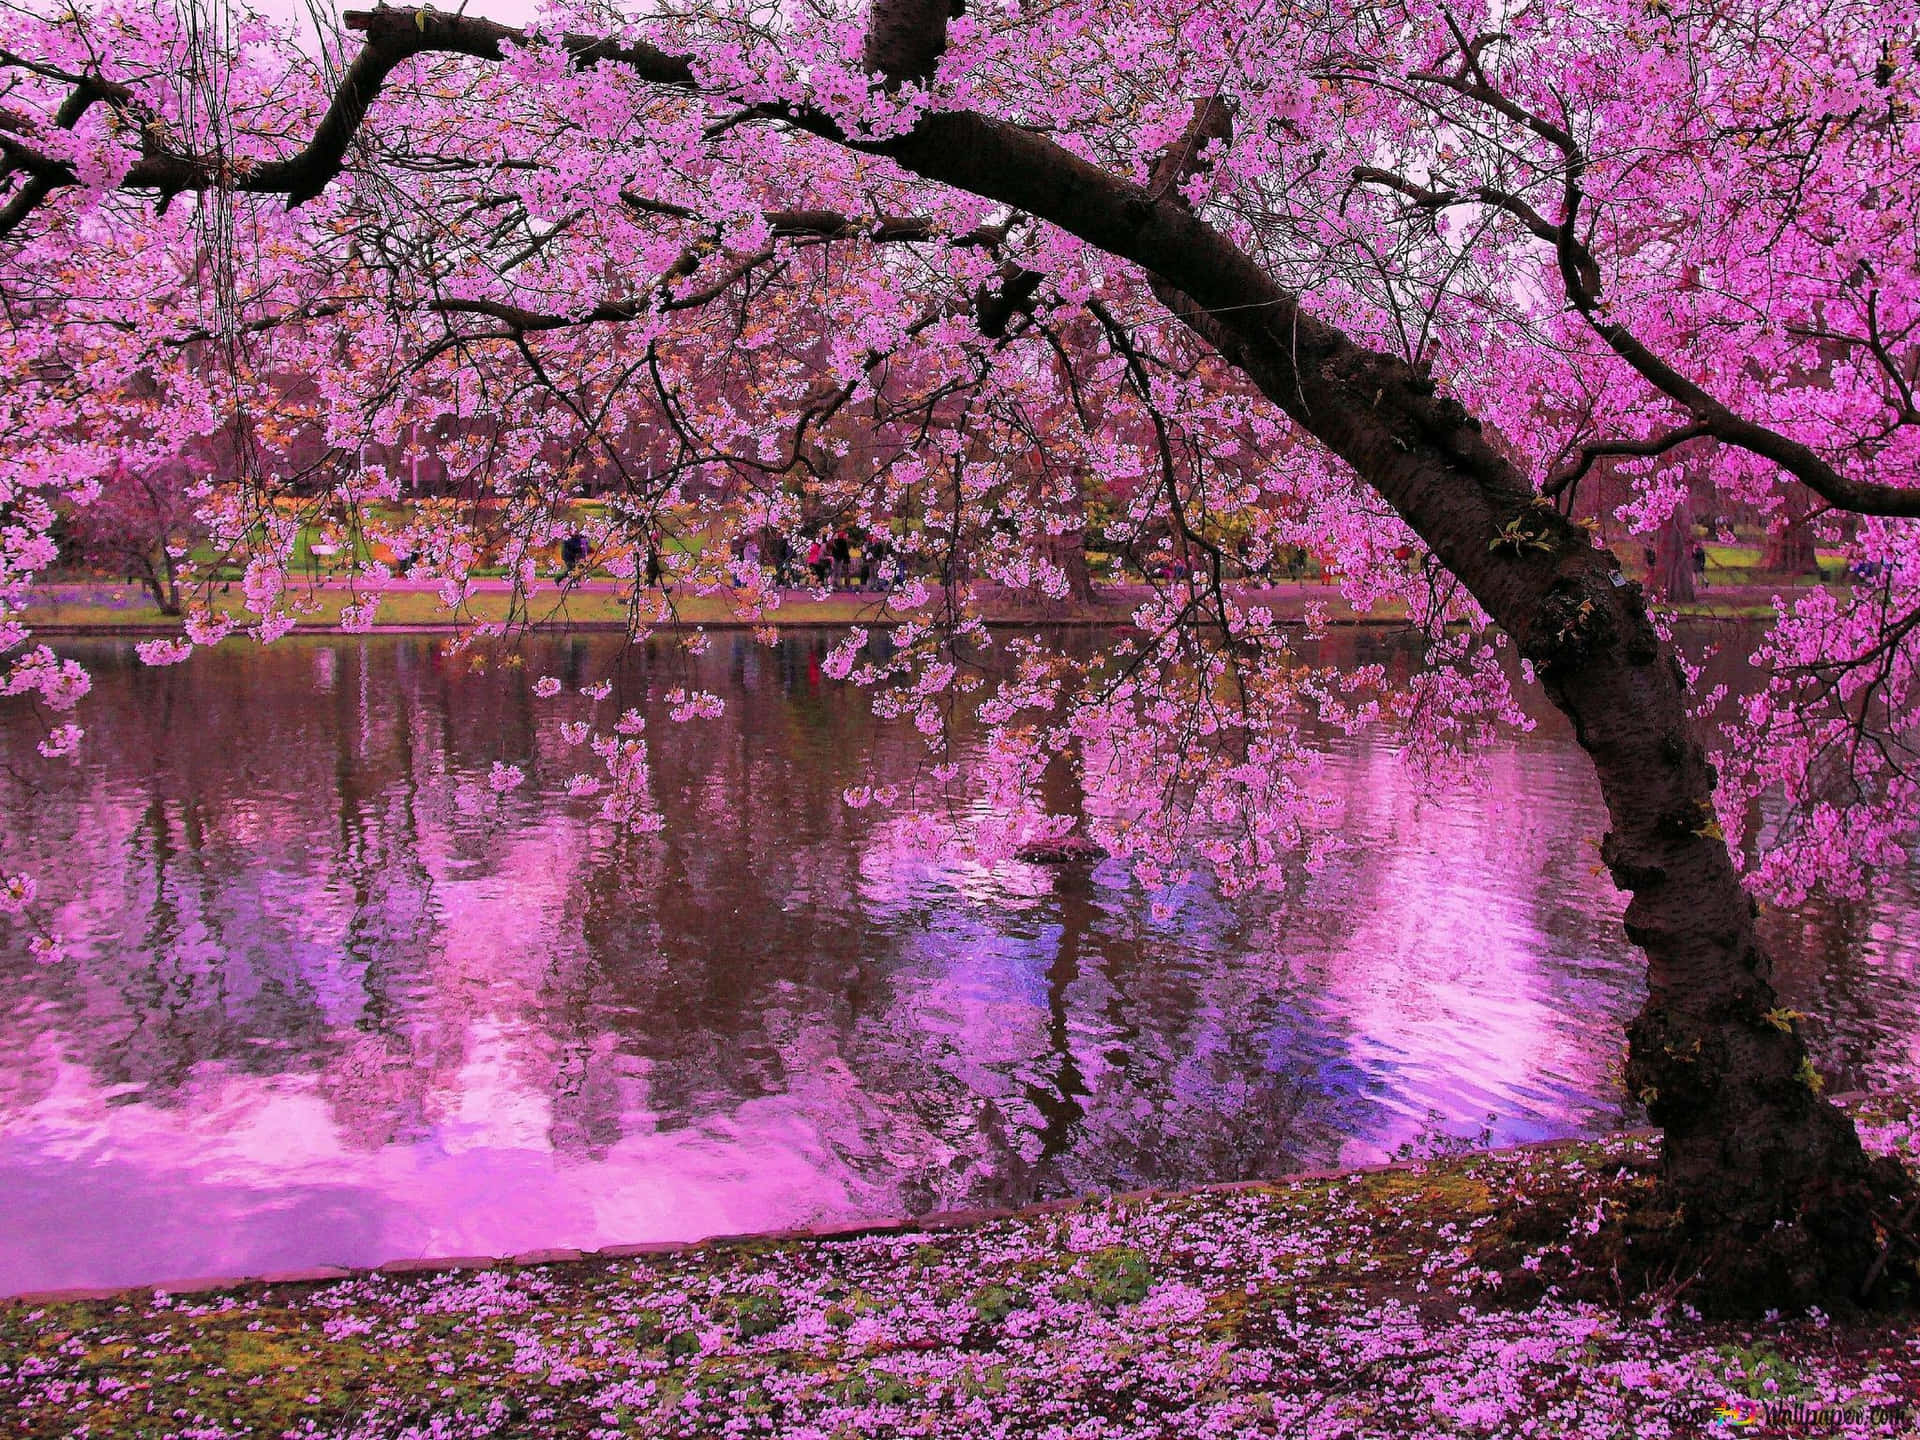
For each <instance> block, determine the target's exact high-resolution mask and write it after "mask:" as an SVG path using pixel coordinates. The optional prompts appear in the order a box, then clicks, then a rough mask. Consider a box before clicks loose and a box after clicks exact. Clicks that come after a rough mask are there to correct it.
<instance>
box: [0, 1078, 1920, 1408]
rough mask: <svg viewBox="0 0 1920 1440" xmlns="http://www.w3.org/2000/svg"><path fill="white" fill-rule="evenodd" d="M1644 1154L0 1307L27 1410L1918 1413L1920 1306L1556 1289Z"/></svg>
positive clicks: (1616, 1220)
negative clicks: (1758, 1314) (1697, 1314)
mask: <svg viewBox="0 0 1920 1440" xmlns="http://www.w3.org/2000/svg"><path fill="white" fill-rule="evenodd" d="M1863 1124H1864V1129H1865V1133H1866V1135H1867V1138H1868V1140H1869V1143H1870V1144H1872V1145H1874V1146H1876V1147H1877V1148H1881V1149H1891V1150H1897V1151H1900V1152H1902V1153H1905V1154H1906V1155H1907V1156H1908V1157H1909V1158H1910V1159H1911V1158H1912V1157H1913V1156H1914V1155H1915V1153H1916V1150H1920V1107H1917V1106H1916V1104H1915V1101H1914V1098H1913V1097H1905V1098H1902V1099H1899V1100H1882V1101H1878V1102H1875V1103H1874V1104H1872V1105H1870V1106H1868V1107H1866V1109H1865V1112H1864V1118H1863ZM1651 1159H1652V1156H1651V1150H1650V1145H1649V1142H1648V1141H1646V1140H1645V1139H1644V1138H1641V1137H1633V1136H1623V1137H1615V1138H1611V1139H1608V1140H1605V1141H1599V1142H1593V1143H1587V1144H1580V1145H1573V1146H1562V1147H1548V1148H1541V1149H1534V1150H1530V1151H1516V1152H1507V1153H1504V1154H1495V1155H1479V1156H1462V1157H1451V1158H1443V1159H1436V1160H1431V1161H1428V1162H1425V1163H1423V1164H1420V1165H1418V1166H1415V1167H1412V1168H1403V1169H1395V1170H1389V1171H1383V1172H1374V1173H1358V1174H1353V1175H1347V1176H1337V1177H1332V1178H1314V1179H1303V1180H1298V1181H1292V1182H1280V1183H1274V1184H1270V1185H1260V1186H1255V1187H1250V1188H1247V1187H1243V1188H1236V1189H1226V1190H1212V1191H1205V1192H1198V1193H1187V1194H1167V1195H1145V1196H1136V1197H1131V1198H1126V1197H1121V1198H1109V1199H1098V1200H1089V1201H1085V1202H1082V1203H1079V1204H1077V1205H1074V1206H1071V1207H1068V1208H1060V1209H1056V1210H1052V1211H1050V1212H1046V1213H1033V1212H1022V1213H1020V1214H1018V1215H1014V1216H1011V1217H1006V1218H1000V1219H995V1220H989V1221H985V1222H980V1223H973V1224H966V1225H956V1227H955V1228H952V1229H941V1228H937V1227H935V1228H927V1229H921V1230H919V1231H907V1232H902V1233H880V1234H870V1235H865V1236H862V1237H858V1238H843V1239H826V1238H807V1237H800V1238H782V1239H775V1240H766V1241H759V1242H737V1243H727V1242H719V1243H713V1244H708V1245H703V1246H697V1247H691V1248H686V1249H681V1250H678V1251H675V1252H673V1253H668V1254H658V1255H643V1256H625V1257H612V1256H607V1255H601V1256H593V1257H587V1258H585V1259H580V1260H571V1259H569V1260H561V1261H553V1262H550V1263H542V1262H541V1259H540V1257H537V1256H536V1257H523V1258H522V1262H521V1263H518V1264H513V1265H501V1266H497V1267H494V1268H488V1269H470V1270H464V1271H456V1272H450V1273H416V1274H406V1273H398V1274H376V1275H371V1276H366V1277H361V1278H356V1279H349V1280H343V1281H338V1282H335V1283H329V1284H278V1285H273V1286H270V1287H267V1288H264V1289H263V1288H259V1287H254V1288H251V1289H243V1290H236V1291H232V1292H229V1293H205V1294H193V1295H150V1296H149V1295H139V1296H134V1297H131V1298H129V1297H116V1298H111V1299H103V1300H95V1301H89V1302H68V1303H34V1304H32V1305H31V1306H25V1305H17V1306H14V1307H11V1308H5V1309H0V1434H14V1435H23V1436H54V1435H69V1434H75V1435H96V1436H108V1435H111V1436H163V1435H174V1436H181V1437H216V1436H229V1435H243V1434H245V1435H299V1436H308V1435H329V1436H333V1435H337V1436H354V1437H376V1436H379V1437H384V1436H394V1437H399V1436H421V1437H425V1436H444V1437H452V1436H481V1435H502V1436H504V1435H535V1436H572V1435H597V1436H614V1435H645V1436H733V1435H769V1436H781V1437H796V1440H801V1437H814V1440H826V1437H847V1440H854V1437H889V1436H905V1435H952V1436H1007V1437H1014V1436H1032V1437H1082V1436H1086V1437H1092V1436H1116V1437H1117V1436H1129V1437H1141V1440H1149V1437H1151V1440H1172V1437H1190V1436H1214V1435H1218V1436H1227V1435H1233V1436H1240V1435H1275V1436H1279V1435H1290V1436H1301V1437H1305V1436H1335V1435H1353V1436H1374V1435H1378V1436H1389V1435H1391V1436H1404V1435H1479V1436H1490V1435H1537V1436H1543V1437H1548V1436H1551V1437H1558V1436H1570V1435H1583V1436H1619V1437H1627V1436H1662V1435H1670V1436H1679V1435H1699V1434H1705V1433H1729V1427H1732V1428H1737V1429H1741V1430H1743V1432H1744V1433H1761V1434H1801V1433H1804V1434H1847V1435H1888V1436H1895V1435H1904V1434H1907V1433H1910V1432H1911V1430H1912V1429H1913V1428H1914V1427H1916V1426H1920V1409H1915V1410H1911V1411H1909V1412H1908V1414H1907V1415H1906V1417H1905V1418H1902V1417H1901V1416H1900V1415H1899V1414H1897V1413H1896V1411H1897V1408H1898V1407H1900V1406H1902V1405H1908V1406H1915V1405H1920V1327H1917V1326H1916V1325H1915V1324H1914V1323H1913V1322H1912V1321H1911V1320H1910V1319H1909V1320H1904V1321H1902V1320H1887V1319H1880V1320H1862V1319H1858V1318H1855V1319H1844V1318H1829V1317H1825V1316H1820V1315H1817V1314H1816V1315H1810V1316H1793V1317H1786V1318H1780V1319H1771V1320H1768V1321H1766V1322H1763V1323H1758V1324H1748V1325H1732V1324H1710V1323H1706V1322H1702V1321H1700V1320H1698V1319H1696V1318H1694V1317H1692V1316H1691V1315H1690V1313H1689V1311H1688V1309H1687V1307H1686V1304H1685V1290H1684V1286H1683V1285H1679V1284H1675V1285H1672V1286H1669V1287H1668V1288H1667V1289H1666V1290H1665V1291H1664V1292H1656V1293H1655V1294H1654V1296H1653V1297H1652V1299H1651V1300H1641V1301H1633V1302H1629V1303H1627V1304H1624V1305H1622V1304H1619V1303H1603V1304H1596V1303H1575V1302H1573V1301H1571V1300H1568V1299H1567V1298H1565V1296H1564V1295H1563V1294H1561V1293H1558V1292H1559V1291H1560V1289H1561V1287H1578V1286H1581V1285H1583V1284H1587V1283H1588V1282H1590V1281H1591V1280H1592V1279H1593V1276H1592V1275H1587V1276H1584V1277H1583V1276H1581V1275H1577V1274H1575V1273H1574V1269H1575V1266H1576V1263H1577V1262H1576V1260H1575V1259H1574V1258H1573V1257H1574V1255H1575V1254H1576V1253H1586V1254H1589V1255H1591V1254H1594V1253H1600V1252H1604V1249H1605V1242H1606V1241H1607V1240H1608V1239H1609V1237H1610V1236H1613V1235H1615V1234H1616V1233H1624V1232H1623V1231H1622V1229H1621V1227H1622V1225H1623V1218H1622V1217H1628V1216H1632V1215H1635V1214H1636V1213H1644V1210H1645V1207H1646V1206H1647V1204H1648V1202H1649V1199H1650V1196H1651V1194H1652V1179H1651ZM1574 1240H1580V1241H1581V1242H1582V1249H1581V1251H1579V1252H1576V1251H1575V1248H1574V1246H1573V1244H1572V1243H1571V1242H1572V1241H1574ZM1596 1244H1598V1245H1599V1246H1600V1252H1596V1251H1595V1249H1594V1246H1595V1245H1596ZM1795 1407H1797V1408H1795ZM1816 1409H1817V1410H1819V1411H1821V1412H1824V1414H1825V1417H1826V1418H1825V1419H1809V1418H1807V1417H1810V1416H1814V1415H1815V1412H1816ZM1716 1415H1719V1417H1720V1419H1719V1422H1718V1424H1719V1428H1717V1429H1716V1428H1715V1426H1716ZM1735 1415H1744V1416H1747V1417H1749V1418H1752V1419H1755V1420H1756V1422H1757V1423H1755V1424H1752V1425H1747V1426H1744V1427H1740V1426H1734V1425H1733V1421H1732V1419H1731V1418H1730V1417H1732V1416H1735ZM1796 1417H1799V1418H1796ZM1828 1421H1831V1422H1832V1423H1827V1422H1828Z"/></svg>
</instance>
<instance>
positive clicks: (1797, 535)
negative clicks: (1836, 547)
mask: <svg viewBox="0 0 1920 1440" xmlns="http://www.w3.org/2000/svg"><path fill="white" fill-rule="evenodd" d="M1812 510H1813V507H1812V506H1811V505H1810V504H1808V503H1807V498H1806V492H1805V491H1804V490H1802V489H1801V488H1800V487H1799V486H1798V485H1794V486H1791V487H1789V488H1788V490H1787V505H1786V515H1785V522H1784V523H1783V524H1782V525H1781V527H1780V528H1779V529H1777V530H1769V531H1768V532H1767V548H1766V552H1765V554H1763V555H1762V556H1761V559H1760V568H1761V569H1762V570H1767V571H1771V572H1772V573H1773V574H1776V575H1794V576H1799V575H1818V574H1819V573H1820V557H1819V555H1818V554H1816V553H1815V551H1814V548H1813V527H1812V526H1810V525H1809V524H1807V517H1808V515H1809V514H1811V513H1812Z"/></svg>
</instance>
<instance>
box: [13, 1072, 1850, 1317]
mask: <svg viewBox="0 0 1920 1440" xmlns="http://www.w3.org/2000/svg"><path fill="white" fill-rule="evenodd" d="M1873 1093H1874V1092H1871V1091H1853V1092H1849V1093H1847V1094H1844V1095H1836V1096H1834V1097H1833V1098H1834V1099H1835V1100H1836V1101H1840V1102H1843V1103H1844V1102H1852V1101H1859V1100H1865V1099H1868V1098H1870V1097H1871V1096H1872V1094H1873ZM1658 1133H1659V1132H1658V1130H1656V1129H1654V1128H1652V1127H1648V1126H1639V1127H1633V1128H1629V1129H1624V1130H1610V1131H1607V1132H1605V1133H1604V1134H1600V1135H1579V1136H1569V1137H1566V1138H1563V1139H1558V1140H1531V1141H1525V1142H1523V1143H1521V1144H1517V1145H1503V1146H1498V1147H1495V1148H1491V1149H1487V1150H1476V1151H1470V1152H1465V1153H1462V1154H1460V1155H1457V1156H1448V1157H1444V1158H1446V1159H1451V1160H1470V1159H1480V1158H1505V1157H1512V1156H1518V1155H1534V1154H1550V1153H1552V1152H1554V1151H1557V1150H1566V1149H1572V1148H1575V1147H1578V1146H1581V1145H1592V1144H1595V1143H1597V1142H1601V1141H1607V1140H1619V1139H1648V1138H1651V1137H1652V1136H1655V1135H1657V1134H1658ZM1433 1163H1435V1159H1434V1157H1423V1158H1418V1159H1406V1160H1387V1161H1381V1162H1379V1163H1376V1164H1372V1165H1347V1166H1334V1167H1330V1168H1326V1169H1317V1170H1300V1171H1295V1172H1294V1173H1292V1174H1290V1175H1276V1176H1274V1177H1273V1178H1271V1179H1267V1180H1223V1181H1215V1182H1212V1183H1209V1184H1204V1185H1185V1186H1179V1185H1174V1186H1150V1187H1147V1188H1145V1189H1139V1190H1124V1191H1112V1192H1093V1193H1089V1194H1084V1195H1068V1196H1061V1197H1059V1198H1057V1199H1052V1200H1038V1201H1035V1202H1033V1203H1032V1204H1029V1205H1020V1206H1014V1207H1010V1208H1004V1209H1002V1208H990V1209H968V1210H935V1211H930V1212H928V1213H927V1214H924V1215H907V1216H901V1217H898V1218H882V1219H873V1220H846V1221H833V1222H826V1223H822V1224H818V1225H801V1226H794V1227H790V1228H786V1229H779V1230H762V1231H753V1232H748V1233H744V1234H734V1235H705V1236H701V1237H700V1238H698V1239H694V1240H647V1241H641V1242H639V1243H636V1244H624V1245H622V1244H615V1245H603V1246H600V1247H599V1248H597V1249H593V1250H577V1249H573V1248H571V1247H566V1246H556V1247H551V1248H546V1249H539V1250H525V1251H521V1252H520V1253H519V1254H516V1255H500V1256H495V1255H440V1256H405V1257H400V1258H397V1259H393V1260H385V1261H382V1262H381V1263H379V1264H377V1265H313V1266H307V1267H305V1268H302V1269H297V1270H276V1271H268V1272H264V1273H262V1274H259V1275H208V1276H199V1277H195V1278H192V1279H185V1280H157V1281H153V1282H150V1283H147V1284H142V1285H112V1286H78V1287H74V1288H70V1289H61V1290H29V1291H24V1292H22V1293H20V1294H17V1295H0V1307H22V1308H32V1307H38V1306H43V1305H70V1304H86V1303H98V1302H103V1301H113V1300H120V1301H130V1302H131V1301H141V1300H146V1299H150V1298H151V1297H153V1296H155V1295H168V1296H176V1295H208V1294H218V1293H223V1292H259V1291H264V1290H270V1289H276V1288H281V1287H285V1286H311V1285H329V1284H335V1283H338V1282H340V1281H345V1280H367V1279H375V1278H379V1277H386V1276H391V1277H396V1278H397V1277H403V1276H417V1275H445V1274H453V1273H456V1272H459V1271H481V1270H499V1269H532V1268H539V1267H548V1266H569V1267H571V1266H582V1267H591V1266H602V1265H606V1264H609V1263H611V1262H615V1261H620V1260H630V1259H638V1258H644V1257H647V1256H667V1255H683V1254H686V1253H688V1252H690V1251H700V1250H728V1249H744V1248H746V1247H749V1246H755V1245H796V1244H832V1243H835V1242H840V1241H850V1240H863V1239H867V1238H870V1237H873V1236H885V1235H914V1234H925V1235H938V1234H946V1233H952V1232H955V1231H963V1230H972V1229H976V1228H978V1227H980V1226H983V1225H991V1224H996V1223H1000V1222H1003V1221H1019V1220H1029V1219H1037V1218H1040V1217H1042V1216H1048V1215H1058V1214H1061V1213H1063V1212H1066V1211H1072V1210H1078V1209H1080V1208H1082V1207H1084V1206H1090V1205H1104V1204H1111V1203H1115V1202H1132V1201H1140V1200H1155V1199H1160V1200H1167V1199H1178V1198H1181V1197H1184V1196H1195V1195H1233V1194H1245V1193H1248V1192H1252V1191H1260V1190H1269V1191H1283V1190H1286V1189H1289V1188H1291V1187H1293V1186H1296V1185H1311V1184H1317V1183H1321V1182H1324V1181H1329V1180H1343V1179H1347V1178H1349V1177H1353V1176H1360V1175H1380V1174H1388V1173H1393V1172H1399V1171H1411V1170H1419V1169H1422V1168H1424V1167H1426V1166H1428V1165H1431V1164H1433Z"/></svg>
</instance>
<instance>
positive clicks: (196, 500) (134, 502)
mask: <svg viewBox="0 0 1920 1440" xmlns="http://www.w3.org/2000/svg"><path fill="white" fill-rule="evenodd" d="M204 481H205V477H204V476H202V475H197V474H196V473H195V471H194V470H193V469H192V468H191V467H190V466H188V465H185V464H163V465H158V466H154V467H151V468H148V469H144V470H140V471H135V472H126V471H120V472H115V473H113V474H110V475H109V476H108V477H107V478H106V479H105V480H104V481H103V482H102V483H101V486H100V493H99V495H98V496H97V497H95V498H94V499H93V500H91V501H89V502H87V503H85V504H81V505H76V506H75V507H74V508H73V512H72V515H71V517H70V519H69V522H68V527H67V535H68V539H69V541H70V542H71V544H72V546H73V548H74V550H75V551H76V552H77V554H78V556H79V558H80V559H81V560H82V561H84V562H86V563H88V564H91V565H96V566H101V567H104V568H105V569H108V570H112V571H114V572H115V573H117V574H122V575H125V576H127V577H128V578H129V579H131V580H133V581H135V582H136V583H137V584H139V585H140V586H141V587H142V588H143V589H145V590H146V592H147V594H148V595H149V596H151V597H152V600H153V603H154V606H155V608H156V609H158V610H159V611H160V613H161V614H162V615H179V614H181V613H182V611H183V609H184V605H185V595H184V594H183V589H182V583H181V582H182V578H183V577H182V571H183V570H186V569H190V567H188V566H186V565H184V564H183V563H182V562H183V561H185V560H186V559H187V557H188V553H189V547H190V546H191V545H192V543H193V542H194V541H195V540H196V539H198V538H200V536H201V535H202V534H204V529H203V527H202V526H201V524H200V499H201V492H202V490H203V488H204Z"/></svg>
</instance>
